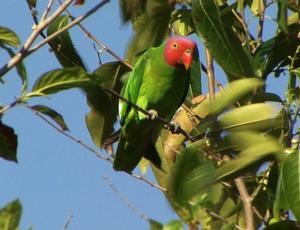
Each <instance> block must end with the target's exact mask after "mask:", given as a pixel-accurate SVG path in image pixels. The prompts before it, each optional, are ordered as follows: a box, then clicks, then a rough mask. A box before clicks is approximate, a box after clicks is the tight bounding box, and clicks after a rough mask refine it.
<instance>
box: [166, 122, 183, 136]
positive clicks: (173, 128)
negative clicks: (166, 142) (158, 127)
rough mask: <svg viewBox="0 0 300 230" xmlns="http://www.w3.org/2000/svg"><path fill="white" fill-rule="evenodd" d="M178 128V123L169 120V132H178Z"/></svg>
mask: <svg viewBox="0 0 300 230" xmlns="http://www.w3.org/2000/svg"><path fill="white" fill-rule="evenodd" d="M179 129H180V125H179V124H178V123H177V122H170V125H169V126H168V130H170V132H171V133H179Z"/></svg>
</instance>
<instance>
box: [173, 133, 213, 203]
mask: <svg viewBox="0 0 300 230" xmlns="http://www.w3.org/2000/svg"><path fill="white" fill-rule="evenodd" d="M207 144H208V143H207V140H206V139H203V140H199V141H197V142H194V143H192V144H190V145H189V146H188V147H186V148H184V149H183V150H182V151H181V152H180V154H178V155H177V157H176V161H175V164H174V166H173V172H172V173H173V176H172V177H171V180H172V181H171V182H170V184H171V191H173V192H174V195H175V196H176V197H177V199H178V200H188V199H189V198H191V197H193V196H194V195H196V194H197V193H199V192H200V191H201V190H202V189H203V188H204V186H206V185H208V184H210V183H211V182H212V181H213V180H212V175H213V173H212V172H213V170H214V167H213V165H212V164H211V162H210V161H208V160H207V159H205V157H204V155H203V154H199V151H200V150H201V149H203V148H205V147H207Z"/></svg>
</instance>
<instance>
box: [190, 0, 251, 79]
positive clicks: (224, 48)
mask: <svg viewBox="0 0 300 230" xmlns="http://www.w3.org/2000/svg"><path fill="white" fill-rule="evenodd" d="M192 4H193V7H192V16H193V19H194V24H195V30H196V32H197V34H198V35H199V36H200V37H201V39H202V40H203V41H204V43H205V46H206V47H207V48H208V49H209V50H210V52H211V54H212V55H213V57H214V58H215V60H216V61H217V62H218V63H219V64H220V66H221V67H222V68H223V69H224V70H225V72H226V73H228V74H229V75H232V76H233V77H234V78H240V77H253V76H254V71H253V70H252V68H251V62H250V58H249V55H248V54H247V53H246V52H245V50H244V48H243V47H242V44H241V42H240V41H239V39H238V38H237V36H236V32H235V31H233V30H232V28H231V27H229V26H226V25H225V23H223V21H222V17H221V13H220V10H219V8H218V6H217V4H216V2H215V1H211V0H193V2H192ZM230 80H232V79H230Z"/></svg>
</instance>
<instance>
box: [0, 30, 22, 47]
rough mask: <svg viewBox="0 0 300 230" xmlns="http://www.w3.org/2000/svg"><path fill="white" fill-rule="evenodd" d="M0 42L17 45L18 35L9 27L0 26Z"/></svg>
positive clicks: (18, 43)
mask: <svg viewBox="0 0 300 230" xmlns="http://www.w3.org/2000/svg"><path fill="white" fill-rule="evenodd" d="M0 44H1V45H9V46H13V47H18V46H19V45H20V40H19V37H18V35H17V34H16V33H15V32H13V31H12V30H11V29H9V28H6V27H1V26H0Z"/></svg>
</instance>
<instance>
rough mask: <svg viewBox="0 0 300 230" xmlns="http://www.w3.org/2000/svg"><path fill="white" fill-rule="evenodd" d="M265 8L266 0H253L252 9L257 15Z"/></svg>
mask: <svg viewBox="0 0 300 230" xmlns="http://www.w3.org/2000/svg"><path fill="white" fill-rule="evenodd" d="M264 8H265V6H264V2H263V1H261V0H252V3H251V7H250V9H251V11H252V13H253V14H254V15H255V16H259V15H260V14H261V13H262V11H263V9H264Z"/></svg>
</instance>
